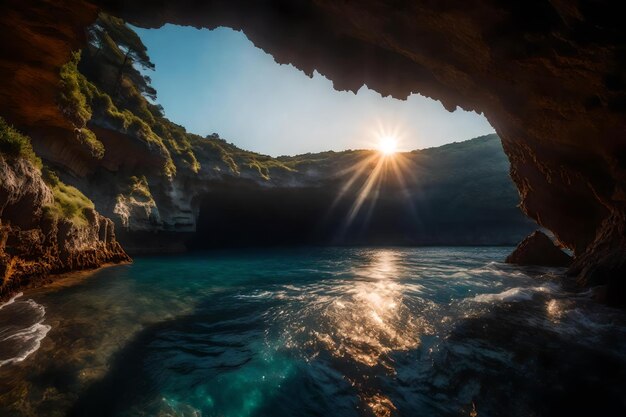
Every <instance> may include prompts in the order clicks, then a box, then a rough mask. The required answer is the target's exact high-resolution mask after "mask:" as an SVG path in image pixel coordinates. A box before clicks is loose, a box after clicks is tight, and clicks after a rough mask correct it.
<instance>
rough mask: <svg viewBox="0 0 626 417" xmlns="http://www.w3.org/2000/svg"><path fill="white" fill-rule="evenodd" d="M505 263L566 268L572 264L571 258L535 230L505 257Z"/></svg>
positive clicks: (543, 234)
mask: <svg viewBox="0 0 626 417" xmlns="http://www.w3.org/2000/svg"><path fill="white" fill-rule="evenodd" d="M506 263H509V264H516V265H539V266H553V267H568V266H570V264H571V263H572V258H571V256H569V255H567V254H566V253H565V252H563V251H562V250H561V249H560V248H559V247H558V246H556V245H555V244H554V242H552V239H550V238H549V237H548V236H547V235H546V234H545V233H543V232H542V231H540V230H536V231H534V232H533V233H531V234H530V235H529V236H527V237H526V239H524V240H523V241H522V242H521V243H520V244H519V245H518V246H517V248H515V250H514V251H513V252H512V253H511V254H510V255H509V256H507V258H506Z"/></svg>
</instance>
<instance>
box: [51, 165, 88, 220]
mask: <svg viewBox="0 0 626 417" xmlns="http://www.w3.org/2000/svg"><path fill="white" fill-rule="evenodd" d="M42 177H43V180H44V181H45V182H46V184H47V185H48V186H49V187H50V189H51V190H52V195H53V196H54V203H53V205H51V206H48V207H46V210H47V215H48V216H52V217H56V218H65V219H67V220H69V221H71V222H72V223H74V224H75V225H77V226H82V225H86V224H87V217H86V216H85V212H86V210H88V209H93V208H94V204H93V202H92V201H91V200H90V199H89V198H87V197H86V196H85V195H84V194H83V193H81V192H80V191H79V190H78V189H77V188H75V187H72V186H71V185H67V184H64V183H63V182H61V180H60V179H59V177H58V176H57V175H56V173H54V172H53V171H51V170H50V169H48V168H44V169H43V170H42Z"/></svg>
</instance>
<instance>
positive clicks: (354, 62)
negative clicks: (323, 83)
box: [0, 0, 626, 299]
mask: <svg viewBox="0 0 626 417" xmlns="http://www.w3.org/2000/svg"><path fill="white" fill-rule="evenodd" d="M94 5H95V6H94ZM96 6H97V7H102V8H104V9H105V10H107V11H109V12H111V13H112V14H114V15H117V16H120V17H123V18H125V19H127V20H129V21H131V22H133V23H134V24H137V25H140V26H146V27H158V26H160V25H162V24H164V23H168V22H170V23H176V24H183V25H194V26H196V27H207V28H214V27H217V26H228V27H232V28H235V29H240V30H243V31H244V32H245V33H246V35H247V36H248V37H249V38H250V39H251V40H252V41H253V42H254V43H255V44H256V45H257V46H259V47H260V48H262V49H264V50H265V51H267V52H269V53H271V54H272V55H273V56H274V58H275V59H276V60H277V61H278V62H279V63H292V64H293V65H295V66H296V67H297V68H299V69H301V70H303V71H305V72H306V73H307V74H312V72H313V70H317V71H319V72H320V73H321V74H323V75H325V76H327V77H328V78H329V79H331V80H333V82H334V85H335V88H337V89H344V90H352V91H355V90H357V89H358V88H359V87H360V86H361V85H363V84H364V83H366V84H367V85H368V86H369V87H370V88H373V89H375V90H377V91H379V92H380V93H382V94H385V95H388V94H391V95H393V96H394V97H398V98H404V97H406V96H407V95H408V94H410V93H412V92H419V93H421V94H424V95H426V96H429V97H432V98H435V99H438V100H441V101H442V102H443V103H444V105H445V106H446V108H448V109H450V110H452V109H454V108H455V107H456V106H461V107H463V108H465V109H468V110H476V111H479V112H484V113H485V114H486V116H487V118H488V119H489V121H490V122H491V124H492V125H493V126H494V127H495V128H496V130H497V132H498V134H499V136H500V137H501V139H502V142H503V145H504V148H505V151H506V153H507V155H508V156H509V158H510V161H511V175H512V177H513V180H514V181H515V182H516V184H517V186H518V189H519V191H520V195H521V197H522V202H521V208H522V210H523V211H524V212H525V213H526V214H527V215H528V216H530V217H531V218H533V219H535V220H536V221H537V222H538V223H539V224H540V225H542V226H543V227H545V228H547V229H549V230H551V231H552V232H553V233H554V235H555V237H556V238H557V239H558V241H559V242H560V243H562V244H563V245H565V246H566V247H568V248H570V249H572V250H573V251H574V254H575V256H576V262H575V264H574V267H573V268H572V270H571V272H572V274H577V275H578V276H579V279H580V282H581V283H583V284H584V283H588V282H590V280H593V281H594V282H595V281H603V282H608V283H609V284H610V285H612V286H614V287H615V290H616V291H617V292H619V293H620V295H619V297H621V298H622V299H626V293H624V291H623V290H624V285H622V284H619V285H618V283H619V282H622V281H624V280H623V279H619V278H617V277H623V276H624V275H626V269H625V268H626V238H625V237H624V231H625V230H626V214H625V212H626V210H625V202H626V191H625V189H626V162H625V159H626V157H625V156H624V155H626V141H625V140H624V132H625V131H626V117H624V116H625V112H626V105H625V103H626V59H625V58H624V56H625V51H626V35H625V32H624V30H623V23H622V18H621V13H620V9H619V7H620V6H621V5H620V4H618V3H616V2H610V1H602V0H600V1H594V2H591V1H584V0H579V1H573V2H565V1H548V0H538V1H532V2H508V1H503V0H476V1H470V2H467V1H460V0H450V1H441V2H433V1H391V0H388V1H370V0H366V1H362V2H337V1H332V0H315V1H313V0H311V1H307V0H303V1H292V0H272V1H267V2H258V1H254V0H228V1H226V0H218V1H196V0H180V1H176V2H153V1H147V0H144V1H142V0H126V1H125V0H98V1H93V2H91V3H90V2H86V1H81V0H74V1H72V0H61V1H55V2H52V1H45V0H20V1H18V0H9V1H7V2H4V4H3V6H2V7H3V10H2V13H0V24H1V25H2V27H3V28H4V29H5V30H3V31H2V33H1V34H0V44H1V45H2V50H0V77H1V78H2V80H3V82H2V83H1V84H0V114H3V115H5V116H6V117H7V118H8V119H9V120H10V121H11V122H13V123H15V124H16V125H18V126H19V127H20V128H22V129H24V130H25V131H27V133H29V134H31V135H33V137H34V139H35V142H36V145H37V148H38V150H39V151H41V153H42V156H44V158H46V159H48V158H49V159H51V160H54V161H57V162H58V163H59V164H62V165H65V166H68V167H72V168H73V171H74V172H81V171H84V170H89V169H91V168H90V167H91V165H90V162H93V161H92V160H91V159H90V157H88V156H85V153H84V152H83V151H82V150H81V149H80V147H77V146H74V144H75V141H74V142H72V140H71V139H72V137H73V136H75V133H73V132H74V130H73V126H71V125H70V124H68V123H67V122H63V121H62V119H61V118H59V111H58V109H57V107H56V103H55V100H54V97H55V96H54V91H53V90H54V86H55V85H56V83H57V81H58V74H59V70H60V67H61V66H62V65H63V63H65V62H67V61H68V60H69V58H70V53H71V51H72V50H73V49H77V48H78V47H81V46H84V45H85V43H84V38H83V34H84V28H85V27H86V26H87V25H89V24H90V23H91V22H93V20H94V19H95V18H96V14H97V7H96ZM22 96H24V97H22ZM16 97H22V98H20V99H19V100H17V99H16ZM37 131H40V132H41V131H47V132H51V131H54V132H56V133H57V135H56V137H57V139H55V140H50V141H47V142H45V141H43V139H41V138H39V136H40V135H37ZM616 285H617V286H616Z"/></svg>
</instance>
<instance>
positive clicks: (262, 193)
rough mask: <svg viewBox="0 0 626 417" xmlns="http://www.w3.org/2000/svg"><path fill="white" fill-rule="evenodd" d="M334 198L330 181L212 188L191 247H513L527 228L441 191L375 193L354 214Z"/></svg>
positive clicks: (514, 214) (506, 213) (347, 200)
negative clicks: (310, 184)
mask: <svg viewBox="0 0 626 417" xmlns="http://www.w3.org/2000/svg"><path fill="white" fill-rule="evenodd" d="M353 188H354V187H353ZM340 193H341V184H339V183H337V182H329V183H326V184H324V185H321V186H318V187H300V188H269V187H267V188H265V187H258V186H254V185H248V186H246V185H242V184H238V185H237V186H236V187H235V186H232V185H228V184H226V185H221V186H220V185H218V186H216V187H214V188H213V189H212V191H211V192H210V193H209V194H206V195H204V196H203V197H202V198H201V200H200V210H199V217H198V223H197V233H196V234H195V236H194V238H193V240H192V241H191V243H190V246H191V248H193V249H203V248H215V247H225V246H226V247H240V246H244V247H245V246H272V245H274V246H280V245H285V246H286V245H357V246H358V245H394V246H410V245H458V246H463V245H515V244H516V243H517V242H519V241H520V240H521V238H523V237H524V236H525V235H526V234H528V233H529V231H531V230H532V229H533V225H532V224H531V222H529V221H528V220H527V219H525V218H524V217H523V215H522V214H521V213H520V212H519V209H517V208H516V207H514V206H510V207H489V206H487V207H472V206H471V205H470V204H471V201H468V202H467V203H468V204H464V202H461V204H459V202H458V201H452V200H450V199H448V196H446V195H445V192H442V190H436V189H433V190H424V191H419V192H413V193H409V194H408V195H407V194H406V193H405V192H404V191H403V190H402V189H400V188H398V187H393V186H390V187H381V189H380V190H379V191H378V192H377V194H376V195H375V196H367V197H366V198H365V200H364V202H363V204H362V206H361V207H360V210H358V211H356V213H355V204H357V203H356V202H357V201H358V200H359V198H360V197H359V190H358V189H356V190H355V189H350V190H349V191H347V192H346V193H345V194H344V195H343V196H342V197H341V198H339V195H340ZM351 215H352V216H353V217H351Z"/></svg>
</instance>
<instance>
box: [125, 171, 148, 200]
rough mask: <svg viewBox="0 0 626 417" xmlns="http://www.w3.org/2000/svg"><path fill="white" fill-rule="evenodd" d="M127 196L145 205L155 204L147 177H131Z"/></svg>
mask: <svg viewBox="0 0 626 417" xmlns="http://www.w3.org/2000/svg"><path fill="white" fill-rule="evenodd" d="M127 194H128V196H129V197H132V198H134V199H135V200H136V201H140V202H143V203H149V202H154V198H153V197H152V193H151V192H150V186H149V185H148V180H147V179H146V177H145V176H142V177H136V176H132V177H130V184H129V186H128V190H127Z"/></svg>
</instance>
